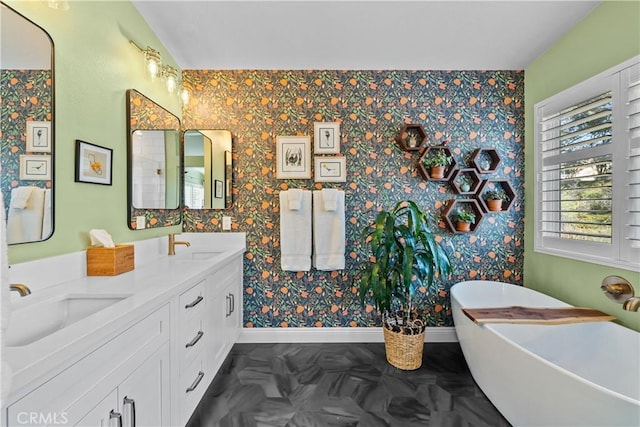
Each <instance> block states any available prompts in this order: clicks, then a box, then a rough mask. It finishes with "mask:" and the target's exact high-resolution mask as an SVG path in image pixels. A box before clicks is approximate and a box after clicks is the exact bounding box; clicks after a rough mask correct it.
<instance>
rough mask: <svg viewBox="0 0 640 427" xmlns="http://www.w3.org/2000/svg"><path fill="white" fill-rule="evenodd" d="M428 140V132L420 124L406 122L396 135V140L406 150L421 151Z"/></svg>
mask: <svg viewBox="0 0 640 427" xmlns="http://www.w3.org/2000/svg"><path fill="white" fill-rule="evenodd" d="M426 140H427V133H426V132H425V131H424V128H423V127H422V125H420V124H406V125H404V126H402V129H401V130H400V133H399V134H398V136H397V137H396V142H397V143H398V145H399V146H400V148H401V149H403V150H404V151H420V150H421V149H422V144H424V142H425V141H426Z"/></svg>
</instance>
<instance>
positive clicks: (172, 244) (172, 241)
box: [169, 233, 191, 255]
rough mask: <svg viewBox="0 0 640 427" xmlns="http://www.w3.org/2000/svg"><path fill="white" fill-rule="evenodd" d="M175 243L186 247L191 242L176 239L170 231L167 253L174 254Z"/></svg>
mask: <svg viewBox="0 0 640 427" xmlns="http://www.w3.org/2000/svg"><path fill="white" fill-rule="evenodd" d="M176 245H185V246H186V247H189V246H191V243H189V242H187V241H186V240H185V241H181V242H180V241H176V235H175V234H173V233H171V234H169V255H175V254H176Z"/></svg>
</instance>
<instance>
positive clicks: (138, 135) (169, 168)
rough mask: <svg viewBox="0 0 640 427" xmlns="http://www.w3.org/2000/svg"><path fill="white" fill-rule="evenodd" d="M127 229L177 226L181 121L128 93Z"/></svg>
mask: <svg viewBox="0 0 640 427" xmlns="http://www.w3.org/2000/svg"><path fill="white" fill-rule="evenodd" d="M127 125H128V135H129V138H128V146H129V159H128V178H129V179H128V193H129V194H128V202H129V203H128V204H129V228H131V229H133V230H137V229H140V228H149V227H167V226H171V225H177V224H180V221H181V215H180V182H181V177H180V175H181V168H182V165H181V163H180V159H181V157H180V120H179V119H178V117H176V116H175V115H173V114H172V113H170V112H169V111H167V110H165V109H164V108H162V107H161V106H159V105H158V104H156V103H155V102H153V101H152V100H151V99H149V98H147V97H146V96H144V95H143V94H141V93H140V92H138V91H136V90H134V89H130V90H128V91H127Z"/></svg>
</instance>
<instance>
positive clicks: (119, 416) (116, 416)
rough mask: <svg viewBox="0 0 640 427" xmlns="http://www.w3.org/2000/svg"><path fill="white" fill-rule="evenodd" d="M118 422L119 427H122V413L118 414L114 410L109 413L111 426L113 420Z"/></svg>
mask: <svg viewBox="0 0 640 427" xmlns="http://www.w3.org/2000/svg"><path fill="white" fill-rule="evenodd" d="M114 419H115V420H116V421H117V423H118V424H117V426H118V427H122V414H121V413H120V412H116V411H114V410H113V409H112V410H111V412H109V425H111V421H112V420H114Z"/></svg>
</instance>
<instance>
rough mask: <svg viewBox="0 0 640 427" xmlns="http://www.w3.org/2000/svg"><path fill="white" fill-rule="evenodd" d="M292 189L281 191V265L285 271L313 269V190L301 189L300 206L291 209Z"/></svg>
mask: <svg viewBox="0 0 640 427" xmlns="http://www.w3.org/2000/svg"><path fill="white" fill-rule="evenodd" d="M290 195H291V190H289V191H281V192H280V252H281V255H280V266H281V268H282V270H285V271H309V270H310V269H311V191H308V190H304V191H301V197H300V208H299V209H297V210H296V209H291V205H290Z"/></svg>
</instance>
